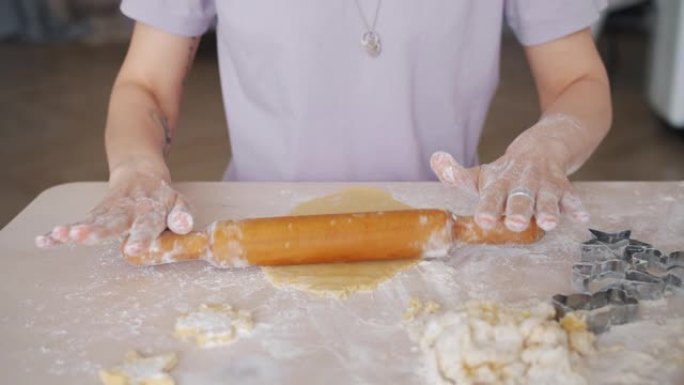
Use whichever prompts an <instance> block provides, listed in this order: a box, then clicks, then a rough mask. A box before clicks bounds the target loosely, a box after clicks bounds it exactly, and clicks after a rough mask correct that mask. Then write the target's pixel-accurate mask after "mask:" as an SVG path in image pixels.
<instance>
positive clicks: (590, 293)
mask: <svg viewBox="0 0 684 385" xmlns="http://www.w3.org/2000/svg"><path fill="white" fill-rule="evenodd" d="M589 231H590V233H591V239H590V240H588V241H586V242H583V243H582V247H581V250H580V251H581V255H580V260H581V262H579V263H576V264H574V265H573V266H572V284H573V287H574V288H575V289H576V290H577V291H579V293H574V294H569V295H564V294H558V295H556V296H554V297H553V305H554V307H555V308H556V315H557V317H558V318H559V319H560V318H562V317H563V316H564V315H565V314H567V313H568V312H578V313H581V315H584V316H585V318H586V322H587V325H588V327H589V329H590V330H592V331H594V332H595V333H601V332H603V331H606V330H608V329H609V328H610V326H611V325H619V324H622V323H626V322H630V321H631V320H633V319H634V318H636V316H637V314H638V306H639V301H640V300H652V299H658V298H661V297H662V296H663V295H665V293H668V292H673V293H676V292H679V293H684V284H683V282H684V251H674V252H672V253H670V254H665V253H663V252H662V251H660V250H658V249H656V248H655V247H654V246H653V245H651V244H649V243H645V242H641V241H638V240H636V239H631V235H632V232H631V231H630V230H625V231H620V232H617V233H607V232H603V231H599V230H594V229H589Z"/></svg>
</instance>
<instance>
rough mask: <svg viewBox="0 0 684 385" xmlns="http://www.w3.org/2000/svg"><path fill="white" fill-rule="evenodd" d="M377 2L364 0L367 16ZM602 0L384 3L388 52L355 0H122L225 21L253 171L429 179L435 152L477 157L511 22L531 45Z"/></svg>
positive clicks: (590, 14) (229, 103)
mask: <svg viewBox="0 0 684 385" xmlns="http://www.w3.org/2000/svg"><path fill="white" fill-rule="evenodd" d="M377 1H378V0H359V1H358V3H359V4H360V5H361V8H362V10H363V13H364V14H365V15H364V16H365V18H366V19H367V20H368V21H369V22H370V23H372V20H373V18H374V16H375V9H376V4H377ZM605 2H606V0H428V1H417V0H385V1H383V2H382V3H381V6H380V8H379V12H378V15H377V25H376V30H377V32H378V33H379V34H380V36H381V39H382V53H381V54H380V55H379V56H378V57H371V56H369V55H368V54H367V53H366V51H365V50H364V49H363V48H362V47H361V44H360V41H361V36H362V35H363V33H364V32H366V30H367V29H366V26H365V25H364V21H363V19H362V17H361V15H360V12H359V9H358V8H357V6H356V3H355V0H288V1H282V0H123V2H122V5H121V9H122V11H123V12H124V14H126V15H128V16H129V17H131V18H133V19H135V20H138V21H141V22H143V23H146V24H149V25H151V26H154V27H156V28H159V29H161V30H164V31H167V32H170V33H173V34H177V35H182V36H197V35H201V34H202V33H204V32H205V31H206V30H207V29H208V28H209V27H210V26H211V25H212V24H213V22H214V21H216V22H217V23H216V29H217V37H218V52H219V66H220V74H221V86H222V92H223V97H224V103H225V110H226V115H227V119H228V126H229V130H230V138H231V146H232V155H233V158H232V161H231V164H230V165H229V167H228V171H227V173H226V178H227V179H230V180H254V181H278V180H285V181H404V180H409V181H416V180H431V179H434V177H433V175H432V172H431V171H430V167H429V158H430V155H431V154H432V153H433V152H434V151H437V150H442V151H447V152H449V153H451V154H452V155H453V156H454V157H455V158H456V160H457V161H459V162H461V163H462V164H464V165H466V166H472V165H475V164H476V163H477V145H478V140H479V137H480V133H481V131H482V125H483V123H484V120H485V116H486V114H487V109H488V107H489V104H490V101H491V99H492V96H493V94H494V91H495V89H496V86H497V83H498V80H499V78H498V76H499V51H500V41H501V32H502V25H503V20H504V19H506V20H507V22H508V24H509V25H510V27H511V28H512V29H513V31H514V32H515V34H516V36H517V37H518V39H519V40H520V41H521V43H522V44H524V45H535V44H540V43H544V42H548V41H551V40H554V39H557V38H560V37H563V36H565V35H568V34H570V33H573V32H576V31H578V30H581V29H583V28H585V27H587V26H589V25H590V24H592V23H593V22H594V21H595V20H597V18H598V16H599V12H600V10H601V9H602V8H603V7H604V6H605Z"/></svg>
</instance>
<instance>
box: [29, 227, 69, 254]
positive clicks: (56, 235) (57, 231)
mask: <svg viewBox="0 0 684 385" xmlns="http://www.w3.org/2000/svg"><path fill="white" fill-rule="evenodd" d="M70 230H71V225H60V226H55V227H54V228H53V229H52V230H51V231H49V232H47V233H46V234H43V235H39V236H37V237H36V238H35V244H36V246H37V247H39V248H48V247H54V246H59V245H61V244H64V243H68V242H70V241H71V238H69V232H70Z"/></svg>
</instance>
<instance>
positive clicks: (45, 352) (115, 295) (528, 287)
mask: <svg viewBox="0 0 684 385" xmlns="http://www.w3.org/2000/svg"><path fill="white" fill-rule="evenodd" d="M354 185H355V186H356V185H358V184H354ZM364 185H365V186H368V185H373V186H377V187H380V188H383V189H385V190H386V191H388V192H390V193H391V194H393V195H394V196H395V198H397V199H399V200H402V201H405V202H407V203H409V204H412V205H414V206H417V207H440V208H448V209H451V210H454V211H455V212H457V213H461V214H468V213H469V210H470V209H471V205H469V204H468V203H467V202H462V201H460V200H459V198H458V197H457V196H455V194H453V193H452V192H451V191H449V190H448V189H446V188H445V187H443V186H441V185H439V184H437V183H385V184H364ZM178 186H179V189H180V190H181V191H182V192H184V193H185V194H186V195H187V196H188V197H189V198H190V199H191V200H192V201H193V202H194V204H195V206H196V210H197V220H196V221H197V225H198V227H203V226H205V225H207V224H208V223H210V222H212V221H213V220H216V219H219V218H239V217H255V216H271V215H279V214H284V213H286V212H287V211H288V210H290V209H291V208H292V207H293V206H295V205H296V204H297V203H299V202H302V201H305V200H308V199H311V198H314V197H318V196H321V195H324V194H328V193H332V192H337V191H340V190H342V189H344V188H345V187H349V186H351V184H331V183H321V184H315V183H295V184H279V183H180V184H179V185H178ZM576 188H577V190H578V192H579V193H580V195H581V196H582V198H583V200H584V203H585V205H586V206H587V208H588V209H589V211H590V212H591V213H592V215H593V219H592V222H591V223H590V226H591V227H593V228H598V229H602V230H606V231H618V230H623V229H632V230H633V237H634V238H636V239H639V240H642V241H646V242H650V243H653V244H654V245H656V246H657V247H658V248H660V249H662V250H663V251H667V252H669V251H673V250H684V182H662V183H618V182H611V183H603V182H601V183H599V182H593V183H577V184H576ZM104 191H105V184H104V183H73V184H67V185H61V186H56V187H54V188H51V189H49V190H47V191H45V192H43V193H42V194H41V195H40V196H38V197H37V198H36V199H35V200H34V201H33V202H32V203H31V204H30V205H29V206H28V207H26V209H24V210H23V211H22V212H21V213H20V214H19V215H18V216H17V217H16V218H15V219H14V220H13V221H12V222H10V223H9V224H8V225H7V226H6V227H5V228H4V229H3V230H2V232H0V253H1V256H0V309H1V310H0V341H1V342H0V346H1V347H0V378H1V379H2V380H0V382H1V383H3V384H69V385H77V384H95V383H98V380H97V371H98V370H99V369H100V368H106V367H111V366H114V365H117V364H118V363H120V361H121V359H122V357H123V355H124V353H125V351H126V350H128V349H130V348H135V349H138V350H140V351H142V352H144V353H161V352H166V351H176V352H178V353H179V356H180V362H179V365H178V367H177V369H176V370H175V371H174V372H173V373H174V377H175V378H176V379H177V381H178V383H179V384H181V385H184V384H193V385H208V384H237V383H240V384H304V383H306V384H319V383H325V384H356V383H358V384H366V383H369V384H380V383H383V384H384V383H395V384H421V383H424V381H423V377H422V375H421V357H420V351H419V349H417V347H416V346H417V345H416V343H415V342H414V341H412V340H411V339H410V338H409V336H408V334H407V332H406V327H405V324H404V321H403V320H402V314H403V313H404V311H405V309H406V307H407V304H408V302H409V300H410V298H411V297H419V298H423V299H431V300H434V301H437V302H439V303H441V304H442V305H443V306H444V307H445V308H457V307H458V306H459V305H460V304H462V303H463V302H464V301H467V300H473V299H475V300H478V299H486V300H494V301H499V302H502V303H510V304H518V305H519V304H528V303H529V304H531V303H533V302H534V301H548V300H549V299H550V298H551V296H552V295H554V294H556V293H567V292H570V291H571V290H572V289H571V285H570V278H571V276H570V268H571V265H572V264H573V263H574V262H575V261H577V260H578V258H579V255H578V252H579V244H580V242H582V241H584V240H586V239H587V238H588V236H589V235H588V233H587V229H586V227H585V226H580V225H576V224H572V223H570V222H568V221H565V220H564V221H563V222H562V223H561V225H560V226H559V228H558V229H557V230H556V231H554V232H551V233H549V234H547V236H546V237H545V238H544V239H543V240H542V241H541V242H539V243H538V244H535V245H532V246H527V247H497V246H467V247H459V248H456V249H455V250H454V251H453V252H452V254H451V255H450V256H449V257H448V258H447V259H444V260H433V261H423V262H421V263H420V264H419V265H417V266H416V267H415V268H412V269H409V270H407V271H404V272H402V273H400V274H399V275H398V276H396V277H395V278H394V279H392V280H391V281H388V282H386V283H384V284H382V285H381V286H380V287H379V288H378V289H376V290H375V291H374V292H370V293H358V294H354V295H352V296H350V297H349V298H348V299H346V300H340V299H330V298H321V297H318V296H315V295H311V294H308V293H303V292H299V291H296V290H278V289H275V288H273V287H272V286H271V285H270V284H269V283H268V282H267V281H266V280H265V279H264V277H263V276H262V273H261V271H260V270H259V269H258V268H250V269H237V270H218V269H214V268H211V267H209V266H207V265H206V264H204V263H202V262H188V263H183V264H175V265H166V266H159V267H150V268H136V267H132V266H129V265H127V264H126V263H125V262H123V261H122V260H121V258H120V256H119V252H118V245H116V244H109V245H105V246H95V247H62V248H57V249H53V250H48V251H40V250H37V249H36V248H35V247H34V246H33V238H34V236H35V235H36V234H38V233H42V232H44V231H46V230H47V229H49V228H51V226H53V225H55V224H59V223H64V222H70V221H74V220H77V219H80V218H81V217H82V216H83V215H84V214H85V213H86V212H87V210H88V209H89V208H90V207H92V206H93V205H94V204H95V203H96V202H97V201H98V199H99V198H100V197H101V196H102V194H103V192H104ZM206 302H227V303H230V304H232V305H234V306H236V307H238V308H244V309H249V310H251V311H253V312H254V315H255V319H256V321H257V326H256V328H255V330H254V333H253V334H252V335H251V336H250V337H248V338H243V339H241V340H238V341H236V342H235V343H233V344H232V345H230V346H227V347H221V348H214V349H200V348H197V347H194V346H192V345H191V344H189V343H187V342H184V341H178V340H176V339H175V338H174V337H173V336H172V329H173V323H174V321H175V317H176V316H177V315H179V314H181V313H183V312H185V311H188V310H190V309H193V308H194V307H196V306H197V305H199V304H201V303H206ZM641 310H642V314H641V320H640V321H638V322H635V323H632V324H629V325H623V326H618V327H614V328H613V329H612V330H611V331H610V332H608V333H606V334H603V335H601V336H600V338H599V347H601V349H602V351H601V353H599V354H597V355H596V356H594V357H592V358H591V360H590V361H588V362H587V363H586V365H587V369H586V370H587V373H586V375H587V376H588V378H589V380H590V383H592V384H613V383H635V384H637V383H638V384H646V383H654V384H655V383H658V384H660V383H684V382H679V381H682V379H683V378H684V377H680V376H682V375H683V374H684V301H682V299H681V298H680V296H675V297H671V298H668V299H665V300H660V301H654V302H652V303H648V304H644V306H642V308H641ZM677 378H679V380H677ZM630 381H631V382H630Z"/></svg>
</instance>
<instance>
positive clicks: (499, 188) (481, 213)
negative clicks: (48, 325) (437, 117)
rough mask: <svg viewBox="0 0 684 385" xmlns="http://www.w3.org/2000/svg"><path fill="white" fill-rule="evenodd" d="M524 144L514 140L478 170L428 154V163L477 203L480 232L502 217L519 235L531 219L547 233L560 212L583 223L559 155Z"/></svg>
mask: <svg viewBox="0 0 684 385" xmlns="http://www.w3.org/2000/svg"><path fill="white" fill-rule="evenodd" d="M529 139H530V138H529V136H528V137H525V136H521V137H519V138H518V140H516V141H515V142H514V143H513V144H511V146H509V148H508V150H507V151H506V153H505V154H504V155H503V156H502V157H500V158H499V159H497V160H495V161H494V162H492V163H489V164H485V165H482V166H479V167H474V168H471V169H466V168H464V167H463V166H461V165H460V164H458V163H457V162H456V161H455V160H454V158H453V157H451V155H449V154H447V153H445V152H436V153H434V154H433V155H432V158H431V160H430V164H431V166H432V169H433V171H434V172H435V174H436V175H437V177H438V178H439V180H440V181H442V182H443V183H445V184H447V185H449V186H453V187H455V188H457V189H459V190H460V191H461V192H462V193H464V194H466V195H468V196H471V197H473V198H477V199H479V202H478V204H477V208H476V210H475V222H476V223H477V224H478V225H479V226H480V227H482V228H483V229H491V228H493V227H494V225H495V224H496V222H497V221H498V220H499V218H500V217H501V216H502V215H503V216H505V220H504V222H505V224H506V227H508V228H509V229H510V230H512V231H523V230H525V229H526V228H527V227H528V225H529V223H530V220H531V218H532V216H534V217H535V218H536V222H537V225H538V226H539V227H540V228H542V229H544V230H546V231H549V230H552V229H553V228H555V227H556V225H558V222H559V220H560V213H561V212H564V213H566V214H568V215H570V217H571V218H572V219H574V220H576V221H578V222H587V221H588V220H589V213H588V212H587V211H586V210H585V209H584V207H583V206H582V202H581V201H580V199H579V198H578V197H577V195H576V194H575V192H574V191H573V188H572V185H571V184H570V181H569V180H568V178H567V176H566V175H567V170H568V167H567V166H566V165H565V164H564V162H563V161H562V160H561V159H563V156H561V155H563V154H562V150H561V149H558V148H556V146H555V144H554V143H551V142H548V143H547V144H548V145H546V146H543V145H539V142H536V141H532V140H529ZM542 143H543V142H542Z"/></svg>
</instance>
